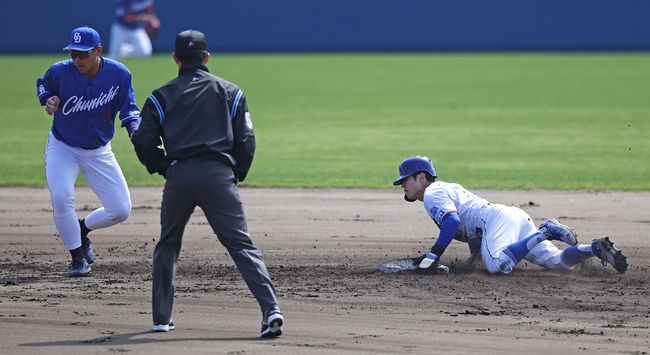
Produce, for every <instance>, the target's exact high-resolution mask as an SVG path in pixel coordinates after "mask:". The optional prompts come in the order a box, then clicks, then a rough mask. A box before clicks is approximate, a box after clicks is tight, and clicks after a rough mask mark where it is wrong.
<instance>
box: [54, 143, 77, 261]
mask: <svg viewBox="0 0 650 355" xmlns="http://www.w3.org/2000/svg"><path fill="white" fill-rule="evenodd" d="M80 153H82V152H81V149H79V148H73V147H70V146H68V145H66V144H65V143H63V142H61V141H59V140H57V139H56V138H54V136H53V135H52V134H51V133H50V136H49V138H48V141H47V147H46V148H45V177H46V179H47V186H48V188H49V189H50V195H51V197H52V209H53V215H54V223H55V224H56V228H57V230H58V231H59V235H61V239H62V240H63V243H64V244H65V246H66V248H67V249H68V250H74V249H77V248H79V247H80V246H81V230H80V228H79V222H78V221H77V213H76V211H75V209H74V184H75V181H76V180H77V176H78V175H79V159H80V156H79V155H80Z"/></svg>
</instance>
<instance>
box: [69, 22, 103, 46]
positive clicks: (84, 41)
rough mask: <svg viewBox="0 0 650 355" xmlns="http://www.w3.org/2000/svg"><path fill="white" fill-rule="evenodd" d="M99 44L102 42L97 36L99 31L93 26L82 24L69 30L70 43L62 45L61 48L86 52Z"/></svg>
mask: <svg viewBox="0 0 650 355" xmlns="http://www.w3.org/2000/svg"><path fill="white" fill-rule="evenodd" d="M100 44H102V41H101V39H100V38H99V33H98V32H97V31H95V30H94V29H93V28H90V27H88V26H83V27H79V28H75V29H74V30H72V32H70V44H68V45H67V46H66V47H64V48H63V50H64V51H65V50H71V51H83V52H87V51H89V50H91V49H93V48H95V47H97V46H99V45H100Z"/></svg>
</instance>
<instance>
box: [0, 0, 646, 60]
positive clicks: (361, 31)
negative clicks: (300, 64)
mask: <svg viewBox="0 0 650 355" xmlns="http://www.w3.org/2000/svg"><path fill="white" fill-rule="evenodd" d="M112 6H113V2H112V1H109V0H86V1H81V0H69V1H66V0H61V1H51V0H48V1H45V0H35V1H19V2H11V5H10V11H7V10H9V9H5V11H3V12H2V13H1V14H0V19H1V21H0V33H3V37H2V39H1V40H0V52H1V53H52V52H58V51H60V50H61V48H62V47H64V46H65V45H66V41H67V39H68V35H69V33H70V31H71V30H72V29H73V28H75V27H77V26H79V25H83V24H87V25H89V26H92V27H95V28H96V29H97V30H98V31H100V34H101V36H102V41H103V43H104V44H105V45H106V46H107V45H108V43H109V36H110V23H111V20H112V16H113V14H112V12H113V9H112ZM156 9H157V14H158V17H159V18H160V20H161V22H162V29H161V32H160V35H159V37H158V38H156V40H155V41H154V42H153V44H154V51H155V52H167V53H168V52H171V51H172V48H173V42H174V38H175V36H176V34H177V33H178V32H180V31H182V30H184V29H187V28H194V29H198V30H200V31H202V32H204V33H205V34H206V35H207V37H208V44H209V47H210V50H211V51H218V52H267V51H296V52H301V51H310V52H313V51H520V50H526V51H528V50H530V51H621V50H623V51H625V50H632V51H647V50H650V0H428V1H427V0H402V1H396V0H327V1H323V0H277V1H276V0H233V1H219V0H194V1H192V0H188V1H172V0H167V1H162V0H158V1H157V2H156ZM106 49H107V48H106Z"/></svg>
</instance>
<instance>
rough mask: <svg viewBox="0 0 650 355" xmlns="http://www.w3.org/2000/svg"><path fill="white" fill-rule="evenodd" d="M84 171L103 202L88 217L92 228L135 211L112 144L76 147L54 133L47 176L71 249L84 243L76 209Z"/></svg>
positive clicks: (56, 219) (57, 218)
mask: <svg viewBox="0 0 650 355" xmlns="http://www.w3.org/2000/svg"><path fill="white" fill-rule="evenodd" d="M80 170H81V174H82V175H83V177H84V179H85V180H86V183H87V184H88V186H89V187H90V188H91V189H92V190H93V192H94V193H95V195H97V197H98V198H99V200H100V201H101V203H102V205H103V207H100V208H98V209H96V210H94V211H93V212H92V213H90V214H89V215H88V216H86V220H85V222H86V226H87V227H88V228H89V229H91V230H94V229H98V228H105V227H110V226H112V225H115V224H118V223H120V222H122V221H124V220H126V219H127V218H128V217H129V214H130V213H131V196H130V195H129V189H128V187H127V185H126V180H125V179H124V175H123V174H122V170H121V169H120V166H119V165H118V163H117V160H115V155H114V154H113V150H112V149H111V143H110V142H108V144H106V145H105V146H103V147H99V148H97V149H82V148H75V147H71V146H69V145H67V144H65V143H63V142H61V141H59V140H58V139H56V138H55V137H54V135H53V134H52V133H51V132H50V134H49V137H48V140H47V146H46V148H45V176H46V178H47V186H48V188H49V189H50V195H51V197H52V208H53V210H54V213H53V214H54V223H55V224H56V228H57V230H58V231H59V234H60V235H61V239H63V243H64V244H65V246H66V248H67V249H68V250H73V249H76V248H78V247H80V246H81V230H80V227H79V222H78V221H77V219H78V218H77V213H76V211H75V208H74V186H75V181H76V180H77V176H78V175H79V171H80Z"/></svg>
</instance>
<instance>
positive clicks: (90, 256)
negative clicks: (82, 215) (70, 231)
mask: <svg viewBox="0 0 650 355" xmlns="http://www.w3.org/2000/svg"><path fill="white" fill-rule="evenodd" d="M79 228H81V252H82V253H83V254H84V258H86V261H87V262H88V264H92V263H94V262H95V254H94V253H93V248H91V247H90V239H89V238H88V233H90V229H88V227H86V224H85V223H84V221H82V220H79Z"/></svg>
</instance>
